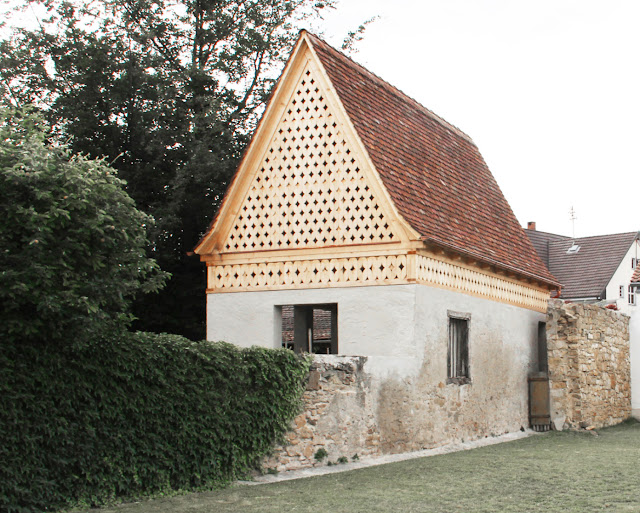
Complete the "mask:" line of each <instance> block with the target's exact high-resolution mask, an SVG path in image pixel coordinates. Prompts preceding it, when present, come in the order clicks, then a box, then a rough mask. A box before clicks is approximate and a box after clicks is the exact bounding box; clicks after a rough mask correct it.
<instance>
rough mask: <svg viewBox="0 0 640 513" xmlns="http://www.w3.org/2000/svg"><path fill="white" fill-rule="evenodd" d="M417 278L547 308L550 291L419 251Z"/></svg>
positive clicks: (535, 307) (430, 282)
mask: <svg viewBox="0 0 640 513" xmlns="http://www.w3.org/2000/svg"><path fill="white" fill-rule="evenodd" d="M416 256H417V263H416V264H417V265H416V280H417V282H418V283H424V284H426V285H436V286H440V287H445V288H449V289H452V290H456V291H460V292H463V293H467V294H472V295H476V296H481V297H486V298H488V299H493V300H497V301H501V302H504V303H510V304H513V305H516V306H522V307H524V308H529V309H532V310H538V311H541V312H546V310H547V301H548V300H549V291H547V290H541V289H539V288H535V287H531V286H527V285H524V284H522V283H519V282H516V281H514V280H508V279H505V278H501V277H499V276H496V275H493V274H489V273H485V272H482V271H480V270H475V269H471V268H469V267H463V266H461V265H456V264H454V263H451V262H446V261H442V260H439V259H437V258H433V257H431V256H425V255H416Z"/></svg>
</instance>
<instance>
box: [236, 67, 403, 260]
mask: <svg viewBox="0 0 640 513" xmlns="http://www.w3.org/2000/svg"><path fill="white" fill-rule="evenodd" d="M349 146H350V145H349V143H348V142H347V138H346V137H345V134H344V132H343V129H342V127H341V126H340V125H339V124H338V122H337V121H336V117H335V115H334V114H333V113H332V112H331V108H330V107H329V104H328V103H327V100H326V94H325V92H323V91H322V90H321V89H320V87H319V84H318V81H317V80H316V79H314V77H313V73H312V72H311V70H309V69H306V70H305V71H304V72H303V74H302V78H301V79H300V81H299V83H298V86H297V87H296V88H295V90H294V93H293V95H292V97H291V99H290V101H289V104H288V105H287V107H286V108H285V110H284V115H283V117H282V118H281V121H280V123H279V125H278V127H277V129H276V131H275V135H274V136H273V138H272V140H271V143H270V145H269V148H268V149H267V151H266V153H265V155H264V157H263V160H262V162H261V163H260V169H259V170H258V172H257V174H256V176H255V178H254V180H253V183H252V184H251V186H250V188H249V192H248V193H247V195H246V197H245V199H244V202H243V204H242V206H241V208H240V211H239V213H238V215H237V217H236V219H235V222H234V223H233V225H232V227H231V231H230V233H229V235H228V237H227V241H226V243H225V246H224V248H225V251H227V252H239V251H260V250H273V249H299V248H317V247H324V246H336V245H346V244H371V243H380V242H391V241H397V240H398V236H397V235H396V234H395V233H394V232H393V231H392V228H391V223H390V221H389V219H388V218H387V216H386V215H385V214H384V213H383V209H382V208H381V205H380V202H379V198H376V196H375V194H374V192H373V190H372V188H371V186H370V184H369V183H368V179H367V177H366V175H365V172H364V171H363V165H364V164H363V162H361V161H359V159H358V158H357V157H356V155H355V152H354V151H353V149H352V148H350V147H349Z"/></svg>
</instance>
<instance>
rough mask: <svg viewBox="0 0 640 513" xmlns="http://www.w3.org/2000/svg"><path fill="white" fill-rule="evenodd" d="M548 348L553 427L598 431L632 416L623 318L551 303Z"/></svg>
mask: <svg viewBox="0 0 640 513" xmlns="http://www.w3.org/2000/svg"><path fill="white" fill-rule="evenodd" d="M547 349H548V356H549V386H550V387H551V390H550V400H551V421H552V422H553V424H554V427H555V429H558V430H560V429H566V428H572V429H576V428H586V427H590V426H593V427H595V428H600V427H604V426H611V425H613V424H617V423H619V422H622V421H623V420H625V419H627V418H629V417H630V415H631V382H630V365H629V317H628V316H627V315H624V314H621V313H619V312H616V311H613V310H609V309H606V308H603V307H600V306H596V305H586V304H580V303H564V302H563V301H561V300H558V299H556V300H551V301H550V302H549V309H548V311H547Z"/></svg>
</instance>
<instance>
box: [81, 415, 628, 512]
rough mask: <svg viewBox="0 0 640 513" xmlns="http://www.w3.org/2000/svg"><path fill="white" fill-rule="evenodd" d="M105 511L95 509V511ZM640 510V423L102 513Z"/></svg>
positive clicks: (197, 495)
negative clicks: (597, 434) (597, 433)
mask: <svg viewBox="0 0 640 513" xmlns="http://www.w3.org/2000/svg"><path fill="white" fill-rule="evenodd" d="M92 511H96V510H92ZM294 511H295V512H313V513H318V512H323V513H328V512H331V513H341V512H345V513H358V512H366V513H374V512H390V511H394V512H395V511H400V512H403V513H410V512H429V513H431V512H433V513H440V512H442V513H445V512H446V513H454V512H465V513H467V512H476V513H494V512H495V513H498V512H499V513H508V512H514V513H528V512H532V513H534V512H544V513H549V512H552V513H564V512H567V513H569V512H576V513H594V512H598V511H606V512H631V511H633V512H638V511H640V423H638V422H635V421H629V422H626V423H624V424H622V425H620V426H616V427H613V428H609V429H605V430H601V431H600V432H599V436H594V435H592V434H589V433H571V432H562V433H555V432H553V433H548V434H545V435H541V436H533V437H529V438H525V439H521V440H517V441H514V442H508V443H504V444H499V445H493V446H488V447H483V448H479V449H474V450H470V451H464V452H458V453H453V454H446V455H441V456H432V457H427V458H420V459H415V460H409V461H404V462H400V463H392V464H388V465H381V466H377V467H370V468H366V469H359V470H353V471H349V472H343V473H338V474H331V475H326V476H319V477H313V478H307V479H299V480H294V481H284V482H280V483H272V484H264V485H260V486H246V485H244V486H243V485H236V486H233V487H231V488H227V489H225V490H218V491H214V492H206V493H197V494H188V495H183V496H179V497H172V498H167V499H156V500H153V501H147V502H142V503H137V504H126V505H122V506H118V507H114V508H112V509H102V510H99V512H100V513H116V512H117V513H159V512H172V513H187V512H188V513H205V512H206V513H214V512H215V513H240V512H242V513H251V512H260V513H269V512H274V513H276V512H277V513H283V512H294Z"/></svg>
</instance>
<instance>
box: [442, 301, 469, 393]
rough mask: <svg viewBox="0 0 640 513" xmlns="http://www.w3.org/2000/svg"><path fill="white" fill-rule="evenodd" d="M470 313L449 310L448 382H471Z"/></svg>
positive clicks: (460, 383)
mask: <svg viewBox="0 0 640 513" xmlns="http://www.w3.org/2000/svg"><path fill="white" fill-rule="evenodd" d="M470 318H471V316H470V315H469V314H459V313H454V312H449V349H448V351H447V383H456V384H458V385H464V384H465V383H471V377H470V374H469V320H470Z"/></svg>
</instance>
